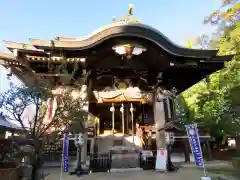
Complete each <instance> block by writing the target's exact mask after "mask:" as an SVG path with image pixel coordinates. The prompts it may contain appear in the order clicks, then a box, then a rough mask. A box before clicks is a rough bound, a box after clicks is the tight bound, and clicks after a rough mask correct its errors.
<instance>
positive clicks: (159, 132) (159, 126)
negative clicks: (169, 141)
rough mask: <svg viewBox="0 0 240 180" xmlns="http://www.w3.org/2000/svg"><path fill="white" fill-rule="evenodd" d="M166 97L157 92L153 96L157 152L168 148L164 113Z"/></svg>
mask: <svg viewBox="0 0 240 180" xmlns="http://www.w3.org/2000/svg"><path fill="white" fill-rule="evenodd" d="M163 100H164V96H163V95H162V94H161V93H160V92H159V91H157V92H156V93H155V94H154V95H153V111H154V122H155V128H156V145H157V150H159V149H162V148H164V149H165V148H166V140H165V129H164V128H165V111H164V103H163Z"/></svg>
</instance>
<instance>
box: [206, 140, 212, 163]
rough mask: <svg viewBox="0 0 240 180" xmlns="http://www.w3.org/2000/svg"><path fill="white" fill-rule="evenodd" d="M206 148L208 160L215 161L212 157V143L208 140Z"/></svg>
mask: <svg viewBox="0 0 240 180" xmlns="http://www.w3.org/2000/svg"><path fill="white" fill-rule="evenodd" d="M206 148H207V153H208V160H209V161H211V160H212V159H213V157H212V150H211V147H210V142H209V141H208V140H207V141H206Z"/></svg>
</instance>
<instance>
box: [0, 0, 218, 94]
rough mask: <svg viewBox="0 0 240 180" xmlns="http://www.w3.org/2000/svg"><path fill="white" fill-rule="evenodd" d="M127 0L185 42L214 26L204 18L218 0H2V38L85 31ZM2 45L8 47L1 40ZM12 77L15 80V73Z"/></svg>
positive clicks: (1, 77)
mask: <svg viewBox="0 0 240 180" xmlns="http://www.w3.org/2000/svg"><path fill="white" fill-rule="evenodd" d="M129 3H133V4H134V10H133V13H134V15H135V16H136V17H137V18H138V19H139V20H140V21H141V22H143V23H145V24H148V25H151V26H153V27H154V28H156V29H158V30H159V31H161V32H162V33H164V34H165V35H166V36H168V37H169V38H170V39H171V40H172V41H174V42H175V43H177V44H181V45H184V43H185V41H186V38H188V37H194V36H197V35H199V34H200V33H210V32H211V31H212V28H210V27H209V26H203V24H202V21H203V18H204V17H205V16H206V15H208V14H209V13H211V12H212V11H213V10H215V9H216V8H218V7H219V6H220V3H221V0H149V1H146V0H132V1H131V0H121V1H117V0H116V1H113V0H102V1H100V0H88V1H84V0H68V1H63V0H62V1H60V0H41V1H33V0H21V1H20V0H2V1H1V2H0V24H1V28H0V41H2V40H9V41H15V42H25V43H28V39H29V38H30V37H31V38H40V39H53V38H54V37H55V36H67V37H68V36H70V37H81V36H85V35H88V34H90V33H91V32H93V31H94V30H96V29H98V28H100V27H101V26H103V25H105V24H109V23H111V20H112V17H113V16H115V17H116V18H119V17H121V16H123V15H125V14H126V13H127V10H128V4H129ZM0 51H7V50H6V49H5V48H4V46H3V43H2V42H0ZM6 72H7V71H6V70H5V69H4V68H2V67H1V68H0V92H3V91H6V90H7V89H8V88H9V86H8V81H7V80H6ZM12 80H13V82H14V83H15V84H17V83H19V81H18V80H17V79H16V78H12Z"/></svg>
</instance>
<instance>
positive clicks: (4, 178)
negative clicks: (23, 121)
mask: <svg viewBox="0 0 240 180" xmlns="http://www.w3.org/2000/svg"><path fill="white" fill-rule="evenodd" d="M21 159H22V156H21V150H20V148H19V146H18V144H17V143H16V142H15V141H14V140H12V139H0V179H1V180H9V179H11V180H18V179H20V177H21V175H22V173H21V166H20V162H21Z"/></svg>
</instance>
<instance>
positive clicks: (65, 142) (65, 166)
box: [63, 133, 69, 172]
mask: <svg viewBox="0 0 240 180" xmlns="http://www.w3.org/2000/svg"><path fill="white" fill-rule="evenodd" d="M68 146H69V140H68V134H67V133H65V134H64V138H63V171H64V172H68Z"/></svg>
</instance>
